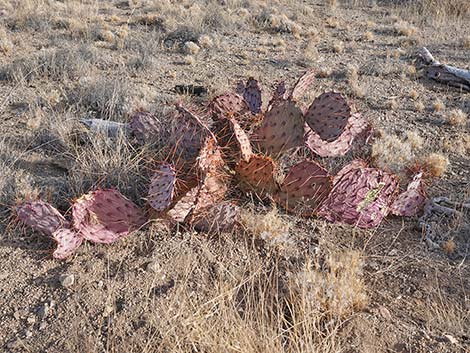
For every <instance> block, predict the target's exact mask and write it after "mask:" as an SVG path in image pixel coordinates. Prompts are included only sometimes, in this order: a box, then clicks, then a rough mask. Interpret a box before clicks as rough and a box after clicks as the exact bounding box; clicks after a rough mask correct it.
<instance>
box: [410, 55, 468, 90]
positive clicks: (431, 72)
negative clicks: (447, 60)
mask: <svg viewBox="0 0 470 353" xmlns="http://www.w3.org/2000/svg"><path fill="white" fill-rule="evenodd" d="M418 60H419V61H421V63H422V64H423V66H424V67H425V73H426V76H427V77H429V78H431V79H433V80H435V81H437V82H440V83H444V84H448V85H450V86H453V87H457V88H460V89H463V90H465V91H468V92H470V71H469V70H464V69H459V68H457V67H454V66H450V65H445V64H441V63H440V62H439V61H437V60H436V59H434V57H433V56H432V55H431V53H430V52H429V50H428V49H426V48H424V47H423V49H421V50H420V51H419V53H418Z"/></svg>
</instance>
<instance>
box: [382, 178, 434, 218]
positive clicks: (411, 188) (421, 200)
mask: <svg viewBox="0 0 470 353" xmlns="http://www.w3.org/2000/svg"><path fill="white" fill-rule="evenodd" d="M422 177H423V173H422V172H421V173H418V174H416V175H415V176H414V178H413V180H412V181H411V183H410V184H409V185H408V187H407V189H406V191H404V192H402V193H401V194H400V195H398V198H397V199H396V200H395V202H394V203H393V204H392V207H391V213H392V214H394V215H396V216H402V217H411V216H414V215H416V214H417V213H418V212H419V211H421V210H422V209H423V207H424V204H425V203H426V196H425V194H424V187H423V183H422Z"/></svg>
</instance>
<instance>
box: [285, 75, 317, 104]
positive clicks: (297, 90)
mask: <svg viewBox="0 0 470 353" xmlns="http://www.w3.org/2000/svg"><path fill="white" fill-rule="evenodd" d="M314 81H315V71H314V70H309V71H307V72H305V73H304V74H303V75H302V76H301V77H300V78H299V79H298V81H297V83H296V84H295V86H294V89H293V90H292V92H291V94H290V99H293V100H297V99H299V98H300V97H302V95H304V94H305V91H307V89H308V88H309V87H310V86H311V85H312V83H313V82H314Z"/></svg>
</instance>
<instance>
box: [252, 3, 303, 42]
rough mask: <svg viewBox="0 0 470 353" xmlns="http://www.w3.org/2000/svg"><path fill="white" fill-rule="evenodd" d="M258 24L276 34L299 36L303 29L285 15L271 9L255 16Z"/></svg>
mask: <svg viewBox="0 0 470 353" xmlns="http://www.w3.org/2000/svg"><path fill="white" fill-rule="evenodd" d="M255 21H256V23H257V24H258V25H259V26H260V27H261V28H264V29H265V30H268V31H272V32H275V33H290V34H293V35H294V36H299V35H300V31H301V27H300V25H298V24H297V23H295V22H294V21H292V20H291V19H289V17H287V15H285V14H278V13H277V12H276V11H273V10H271V9H267V8H265V9H263V10H262V11H261V13H260V14H258V15H256V16H255Z"/></svg>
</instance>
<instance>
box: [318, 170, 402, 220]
mask: <svg viewBox="0 0 470 353" xmlns="http://www.w3.org/2000/svg"><path fill="white" fill-rule="evenodd" d="M345 168H347V169H348V170H347V171H346V172H340V173H341V174H342V176H341V177H340V178H339V179H337V180H336V182H335V183H334V184H333V189H332V190H331V192H330V194H329V195H328V197H327V199H326V200H325V202H324V203H323V204H322V206H321V208H320V210H319V211H318V214H319V215H320V216H322V217H324V218H326V219H327V220H329V221H331V222H342V223H347V224H353V225H356V226H358V227H360V228H371V227H376V226H377V225H379V224H380V222H381V221H382V219H383V218H384V217H386V216H387V214H388V213H389V211H390V206H391V203H392V202H393V200H394V198H395V196H396V192H397V190H398V181H397V179H396V177H395V176H394V175H392V174H389V173H386V172H384V171H382V170H379V169H374V168H362V167H358V168H354V167H353V168H351V167H350V166H346V167H345Z"/></svg>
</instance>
